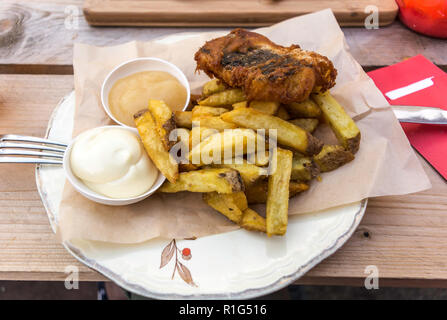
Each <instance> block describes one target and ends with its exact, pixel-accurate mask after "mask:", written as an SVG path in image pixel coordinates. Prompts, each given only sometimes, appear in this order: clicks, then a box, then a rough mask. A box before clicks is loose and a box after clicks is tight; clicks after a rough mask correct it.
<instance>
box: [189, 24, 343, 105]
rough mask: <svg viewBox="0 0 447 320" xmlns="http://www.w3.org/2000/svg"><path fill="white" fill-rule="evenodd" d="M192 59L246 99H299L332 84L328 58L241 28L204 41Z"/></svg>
mask: <svg viewBox="0 0 447 320" xmlns="http://www.w3.org/2000/svg"><path fill="white" fill-rule="evenodd" d="M194 58H195V60H196V62H197V70H203V71H204V72H205V73H206V74H207V75H208V76H210V77H216V78H219V79H221V80H222V81H223V82H225V83H226V84H227V85H228V86H230V87H239V88H242V89H243V90H244V92H245V94H246V96H247V99H249V100H264V101H279V102H281V103H292V102H301V101H304V100H305V99H307V98H308V97H309V95H310V93H311V92H312V91H321V92H322V91H325V90H327V89H329V88H331V87H333V86H334V85H335V78H336V76H337V70H336V69H335V68H334V66H333V64H332V62H331V61H330V60H329V59H328V58H326V57H324V56H322V55H320V54H318V53H315V52H311V51H306V50H302V49H301V48H300V47H299V46H298V45H291V46H290V47H283V46H280V45H277V44H275V43H273V42H272V41H270V40H269V39H267V38H266V37H265V36H263V35H260V34H258V33H255V32H250V31H247V30H244V29H235V30H233V31H232V32H231V33H229V34H228V35H226V36H224V37H220V38H216V39H213V40H211V41H208V42H206V43H205V45H204V46H202V47H201V48H200V49H199V50H198V51H197V52H196V54H195V57H194Z"/></svg>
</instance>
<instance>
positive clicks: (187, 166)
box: [178, 163, 199, 172]
mask: <svg viewBox="0 0 447 320" xmlns="http://www.w3.org/2000/svg"><path fill="white" fill-rule="evenodd" d="M178 166H179V167H178V169H179V171H180V172H188V171H194V170H197V169H199V167H198V166H196V165H193V164H192V163H179V165H178Z"/></svg>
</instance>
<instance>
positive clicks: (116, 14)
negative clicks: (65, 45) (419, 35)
mask: <svg viewBox="0 0 447 320" xmlns="http://www.w3.org/2000/svg"><path fill="white" fill-rule="evenodd" d="M368 6H374V7H376V8H377V9H378V15H379V25H381V26H385V25H389V24H390V23H392V22H393V21H394V19H395V18H396V15H397V12H398V10H399V7H398V6H397V4H396V2H395V1H394V0H318V1H315V0H281V1H274V0H273V1H272V0H218V1H216V0H201V1H200V5H198V3H197V2H194V1H176V0H85V3H84V10H83V11H84V15H85V17H86V20H87V21H88V22H89V24H90V25H98V26H151V27H154V26H181V27H182V26H183V27H191V26H196V27H197V26H199V27H201V26H202V27H215V26H230V27H231V26H245V27H248V26H250V27H258V26H268V25H271V24H273V23H277V22H280V21H283V20H286V19H289V18H293V17H296V16H300V15H303V14H306V13H310V12H315V11H319V10H323V9H326V8H331V9H332V11H333V12H334V15H335V17H336V19H337V21H338V23H339V24H340V25H341V26H350V27H352V26H357V27H363V26H364V24H365V18H366V17H367V16H368V15H369V10H366V11H365V8H367V7H368Z"/></svg>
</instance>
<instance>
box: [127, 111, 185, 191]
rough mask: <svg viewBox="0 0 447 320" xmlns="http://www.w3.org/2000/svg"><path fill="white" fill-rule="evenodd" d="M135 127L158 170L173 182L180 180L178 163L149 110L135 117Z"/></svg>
mask: <svg viewBox="0 0 447 320" xmlns="http://www.w3.org/2000/svg"><path fill="white" fill-rule="evenodd" d="M134 121H135V125H136V127H137V129H138V133H139V134H140V137H141V141H142V142H143V145H144V148H145V149H146V152H147V153H148V155H149V157H150V158H151V159H152V161H153V162H154V164H155V166H156V167H157V168H158V170H160V171H161V173H163V175H164V176H165V177H166V178H167V179H168V180H169V181H170V182H171V183H175V182H176V181H177V178H178V175H179V174H178V163H177V162H176V161H175V159H174V158H173V157H172V156H171V154H170V153H169V150H168V149H167V148H166V146H165V144H164V143H163V140H162V138H161V137H160V135H159V131H158V126H157V125H156V123H155V120H154V118H153V117H152V114H151V112H150V111H149V110H141V111H139V112H137V113H136V114H135V115H134Z"/></svg>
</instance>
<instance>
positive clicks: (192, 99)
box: [186, 93, 202, 111]
mask: <svg viewBox="0 0 447 320" xmlns="http://www.w3.org/2000/svg"><path fill="white" fill-rule="evenodd" d="M200 99H202V95H200V94H193V93H191V94H190V96H189V103H188V107H187V108H186V109H187V110H188V111H191V109H192V108H193V107H194V106H196V105H198V104H199V100H200Z"/></svg>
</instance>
